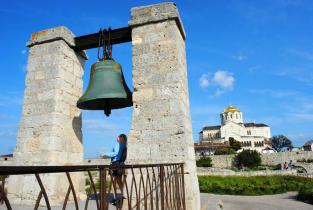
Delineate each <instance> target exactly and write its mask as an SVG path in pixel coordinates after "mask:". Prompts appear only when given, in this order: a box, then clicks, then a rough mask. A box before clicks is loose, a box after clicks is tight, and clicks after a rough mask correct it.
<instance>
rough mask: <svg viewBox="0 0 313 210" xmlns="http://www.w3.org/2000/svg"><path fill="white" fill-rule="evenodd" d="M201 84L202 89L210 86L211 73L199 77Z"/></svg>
mask: <svg viewBox="0 0 313 210" xmlns="http://www.w3.org/2000/svg"><path fill="white" fill-rule="evenodd" d="M199 85H200V87H201V88H202V89H206V88H207V87H209V85H210V82H209V75H208V74H202V75H201V77H200V79H199Z"/></svg>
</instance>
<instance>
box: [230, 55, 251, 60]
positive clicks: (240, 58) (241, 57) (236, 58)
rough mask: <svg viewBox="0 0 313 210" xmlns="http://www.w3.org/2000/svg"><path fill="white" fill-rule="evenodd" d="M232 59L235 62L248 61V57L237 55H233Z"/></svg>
mask: <svg viewBox="0 0 313 210" xmlns="http://www.w3.org/2000/svg"><path fill="white" fill-rule="evenodd" d="M232 58H233V59H235V60H237V61H243V60H246V59H248V56H246V55H243V54H239V55H233V56H232Z"/></svg>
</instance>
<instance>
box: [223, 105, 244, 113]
mask: <svg viewBox="0 0 313 210" xmlns="http://www.w3.org/2000/svg"><path fill="white" fill-rule="evenodd" d="M227 112H240V110H239V109H237V108H236V107H235V106H229V107H227V108H226V109H224V113H227Z"/></svg>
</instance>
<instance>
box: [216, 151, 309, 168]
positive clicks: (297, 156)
mask: <svg viewBox="0 0 313 210" xmlns="http://www.w3.org/2000/svg"><path fill="white" fill-rule="evenodd" d="M234 157H235V155H211V156H210V158H211V159H212V164H213V167H216V168H231V167H233V163H234ZM301 159H313V152H312V151H298V152H276V153H269V154H261V160H262V164H265V165H277V164H281V163H284V162H289V161H290V160H292V161H293V162H296V161H297V160H301Z"/></svg>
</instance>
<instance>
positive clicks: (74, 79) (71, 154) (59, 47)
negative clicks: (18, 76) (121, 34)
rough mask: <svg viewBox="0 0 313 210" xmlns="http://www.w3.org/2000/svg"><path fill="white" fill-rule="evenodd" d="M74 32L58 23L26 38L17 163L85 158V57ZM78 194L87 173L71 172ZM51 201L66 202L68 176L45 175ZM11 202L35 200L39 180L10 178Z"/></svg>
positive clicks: (81, 194) (68, 162)
mask: <svg viewBox="0 0 313 210" xmlns="http://www.w3.org/2000/svg"><path fill="white" fill-rule="evenodd" d="M73 45H74V37H73V34H72V33H71V32H70V31H69V30H68V29H67V28H65V27H57V28H53V29H48V30H44V31H40V32H37V33H34V34H32V36H31V40H30V41H29V42H28V46H29V47H30V49H29V57H28V64H27V75H26V87H25V93H24V101H23V112H22V117H21V121H20V126H19V131H18V135H17V146H16V149H15V151H14V162H15V163H14V164H15V165H71V164H81V163H82V162H83V145H82V131H81V124H82V121H81V112H80V110H79V109H78V108H77V107H76V101H77V100H78V98H79V97H80V95H81V94H82V75H83V65H84V61H85V58H86V57H85V56H82V53H77V52H75V51H74V50H73V49H72V46H73ZM71 177H72V180H73V183H74V185H75V190H76V192H77V193H78V197H81V198H84V177H83V175H82V174H80V173H76V174H73V175H71ZM42 182H43V184H44V185H45V186H46V190H47V193H48V195H49V199H50V203H51V204H52V205H56V204H59V203H61V202H63V200H64V196H65V194H66V192H67V188H68V185H69V184H68V180H67V178H66V175H65V174H58V175H56V174H46V175H42ZM9 183H10V184H9V185H8V192H9V197H10V201H11V202H13V203H17V204H33V203H34V202H35V201H36V198H37V196H38V192H39V187H38V183H37V181H36V179H35V177H34V175H32V176H30V175H29V176H11V177H10V180H9Z"/></svg>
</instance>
